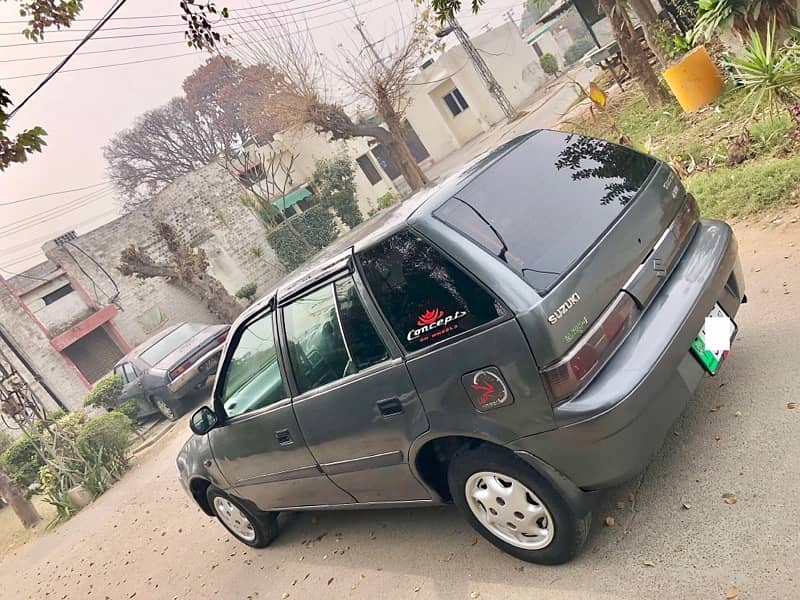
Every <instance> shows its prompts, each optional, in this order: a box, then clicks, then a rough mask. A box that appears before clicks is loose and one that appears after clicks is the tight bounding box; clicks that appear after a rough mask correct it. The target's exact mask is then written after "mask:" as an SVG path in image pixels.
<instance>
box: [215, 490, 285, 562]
mask: <svg viewBox="0 0 800 600" xmlns="http://www.w3.org/2000/svg"><path fill="white" fill-rule="evenodd" d="M207 497H208V503H209V504H210V505H211V507H212V508H213V509H214V514H215V515H216V516H217V519H218V520H219V522H220V523H222V526H223V527H225V529H227V530H228V531H229V532H230V533H231V534H232V535H233V537H235V538H236V539H237V540H239V541H240V542H242V543H243V544H247V545H248V546H252V547H253V548H265V547H266V546H269V544H270V543H271V542H272V540H274V539H275V538H276V537H277V536H278V519H277V514H275V513H256V512H254V511H252V510H250V509H249V508H247V507H246V506H245V505H244V503H242V502H240V501H239V500H237V499H235V498H233V497H231V496H228V495H227V494H226V493H225V492H223V491H221V490H218V489H216V488H215V487H209V488H208V492H207Z"/></svg>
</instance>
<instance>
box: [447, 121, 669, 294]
mask: <svg viewBox="0 0 800 600" xmlns="http://www.w3.org/2000/svg"><path fill="white" fill-rule="evenodd" d="M655 165H656V161H655V160H654V159H653V158H651V157H649V156H646V155H644V154H641V153H639V152H636V151H634V150H631V149H629V148H626V147H624V146H619V145H617V144H612V143H610V142H605V141H603V140H596V139H591V138H586V137H582V136H578V135H572V134H564V133H560V132H555V131H541V132H536V133H533V134H531V135H530V136H529V137H527V138H526V139H524V140H523V141H521V142H520V143H519V144H518V145H516V146H515V147H513V148H512V149H511V150H509V151H508V152H507V153H506V154H505V155H503V156H501V157H500V158H499V159H497V160H496V161H494V162H493V163H492V164H491V165H490V166H489V167H487V168H486V169H485V170H484V171H483V172H481V173H480V174H479V175H478V176H477V177H476V178H475V179H473V180H472V181H470V183H469V184H467V185H466V186H465V187H464V188H462V189H461V190H459V191H458V192H457V193H456V194H455V195H454V197H453V198H451V199H450V200H448V201H447V202H445V203H444V204H443V205H442V206H441V207H439V208H438V209H437V210H436V212H435V213H434V214H435V216H436V217H437V218H438V219H440V220H441V221H443V222H445V223H447V224H448V225H449V226H451V227H453V228H454V229H455V230H456V231H458V232H460V233H461V234H463V235H465V236H466V237H468V238H470V239H471V240H472V241H474V242H475V243H477V244H478V245H480V246H482V247H483V248H485V249H486V250H487V251H489V252H491V253H492V254H493V255H495V256H497V257H498V258H499V259H501V260H503V261H504V262H506V263H508V265H509V267H510V268H512V269H513V270H514V271H515V272H517V273H518V274H519V275H520V276H521V277H522V278H523V279H525V281H527V282H528V283H529V284H530V285H531V286H532V287H533V288H534V289H536V290H537V291H539V292H540V293H546V292H547V291H548V290H549V289H550V288H551V287H552V286H553V285H554V284H555V283H556V282H557V281H558V280H559V279H560V277H561V275H562V274H564V273H565V272H566V271H568V270H569V269H570V267H571V266H572V265H573V264H574V263H575V262H577V261H578V260H579V259H580V258H581V256H583V254H584V253H585V252H586V251H587V250H588V249H589V248H590V247H591V246H592V244H593V243H594V242H595V241H596V240H597V239H598V238H599V237H600V236H602V235H603V233H604V232H605V231H606V229H608V227H609V226H610V225H611V224H612V223H613V222H614V221H615V220H616V218H617V217H618V216H619V215H620V214H621V213H622V211H623V210H624V209H625V206H626V205H627V204H628V203H629V202H630V201H631V200H632V199H633V198H634V197H635V196H636V194H637V192H638V191H639V189H640V188H641V187H642V185H643V184H644V182H645V181H646V180H647V178H648V176H649V175H650V173H651V172H652V171H653V168H654V167H655Z"/></svg>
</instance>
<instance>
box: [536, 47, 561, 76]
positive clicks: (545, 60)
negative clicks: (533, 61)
mask: <svg viewBox="0 0 800 600" xmlns="http://www.w3.org/2000/svg"><path fill="white" fill-rule="evenodd" d="M539 64H540V65H542V71H544V72H545V73H547V74H548V75H555V74H556V73H558V61H557V60H556V57H555V56H553V55H552V54H550V53H549V52H547V53H545V54H542V55H541V56H540V57H539Z"/></svg>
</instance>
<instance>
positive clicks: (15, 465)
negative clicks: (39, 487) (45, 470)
mask: <svg viewBox="0 0 800 600" xmlns="http://www.w3.org/2000/svg"><path fill="white" fill-rule="evenodd" d="M43 466H44V461H43V460H42V459H41V458H39V455H38V454H37V453H36V447H35V446H34V443H33V441H31V439H30V438H29V437H27V436H26V437H21V438H19V439H18V440H17V441H15V442H14V443H12V444H11V445H10V446H9V447H8V448H6V450H5V451H4V452H3V454H0V468H2V469H3V471H5V472H6V473H7V474H8V475H9V477H11V479H13V480H14V483H16V484H17V485H18V486H19V487H21V488H23V489H25V488H27V487H28V486H30V485H32V484H34V483H37V482H38V481H39V469H40V468H41V467H43Z"/></svg>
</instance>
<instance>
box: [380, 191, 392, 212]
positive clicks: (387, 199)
mask: <svg viewBox="0 0 800 600" xmlns="http://www.w3.org/2000/svg"><path fill="white" fill-rule="evenodd" d="M376 203H377V204H378V209H380V210H383V209H384V208H389V207H390V206H394V205H395V204H397V196H395V195H394V194H393V193H392V192H386V193H385V194H384V195H383V196H379V197H378V199H377V200H376Z"/></svg>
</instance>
